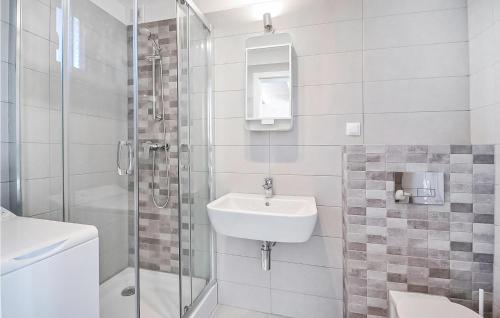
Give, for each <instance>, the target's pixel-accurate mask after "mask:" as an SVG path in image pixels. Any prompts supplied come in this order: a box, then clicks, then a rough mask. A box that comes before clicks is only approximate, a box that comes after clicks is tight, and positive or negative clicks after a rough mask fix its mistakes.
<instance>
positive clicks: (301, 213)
mask: <svg viewBox="0 0 500 318" xmlns="http://www.w3.org/2000/svg"><path fill="white" fill-rule="evenodd" d="M266 203H269V204H268V205H266ZM207 208H208V216H209V218H210V222H211V223H212V226H213V227H214V229H215V231H216V232H218V233H220V234H223V235H227V236H233V237H239V238H244V239H250V240H259V241H270V242H283V243H300V242H305V241H307V240H308V239H309V238H310V237H311V234H312V232H313V230H314V226H315V225H316V219H317V217H318V210H317V208H316V200H315V199H314V198H313V197H299V196H281V195H276V196H273V197H272V198H270V199H266V198H265V197H264V195H258V194H244V193H228V194H226V195H224V196H222V197H220V198H219V199H217V200H215V201H212V202H210V203H209V204H208V205H207Z"/></svg>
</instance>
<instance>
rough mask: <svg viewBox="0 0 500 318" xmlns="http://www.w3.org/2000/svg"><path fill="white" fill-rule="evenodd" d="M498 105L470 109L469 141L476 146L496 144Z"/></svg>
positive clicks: (498, 141) (499, 141) (497, 140)
mask: <svg viewBox="0 0 500 318" xmlns="http://www.w3.org/2000/svg"><path fill="white" fill-rule="evenodd" d="M498 118H500V104H495V105H492V106H487V107H482V108H480V109H472V110H471V112H470V125H471V141H472V143H477V144H498V143H500V136H498V129H497V127H498Z"/></svg>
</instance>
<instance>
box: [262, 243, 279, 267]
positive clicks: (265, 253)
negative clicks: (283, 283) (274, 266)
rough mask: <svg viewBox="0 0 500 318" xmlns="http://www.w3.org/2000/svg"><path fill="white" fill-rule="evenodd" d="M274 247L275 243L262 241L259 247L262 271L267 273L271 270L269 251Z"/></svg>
mask: <svg viewBox="0 0 500 318" xmlns="http://www.w3.org/2000/svg"><path fill="white" fill-rule="evenodd" d="M275 245H276V242H269V241H263V242H262V245H261V247H260V253H261V255H262V269H263V270H265V271H266V272H267V271H270V270H271V249H272V247H273V246H275Z"/></svg>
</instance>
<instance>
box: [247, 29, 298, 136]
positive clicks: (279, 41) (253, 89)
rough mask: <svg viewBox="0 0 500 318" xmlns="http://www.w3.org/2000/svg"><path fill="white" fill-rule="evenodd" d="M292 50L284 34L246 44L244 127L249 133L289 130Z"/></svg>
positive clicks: (253, 39)
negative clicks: (250, 131)
mask: <svg viewBox="0 0 500 318" xmlns="http://www.w3.org/2000/svg"><path fill="white" fill-rule="evenodd" d="M292 54H293V47H292V42H291V38H290V35H289V34H287V33H279V34H267V35H263V36H257V37H252V38H249V39H248V40H247V42H246V65H245V66H246V95H245V96H246V126H247V129H249V130H290V129H291V128H292V125H293V113H292V87H293V85H292V83H293V79H292V65H293V63H292V56H293V55H292Z"/></svg>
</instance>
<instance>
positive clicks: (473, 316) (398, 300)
mask: <svg viewBox="0 0 500 318" xmlns="http://www.w3.org/2000/svg"><path fill="white" fill-rule="evenodd" d="M389 301H390V303H391V304H390V305H391V318H422V317H425V318H442V317H453V318H481V316H479V315H478V314H477V313H476V312H474V311H473V310H471V309H469V308H467V307H465V306H462V305H459V304H456V303H454V302H451V301H450V300H449V299H448V298H446V297H443V296H435V295H427V294H419V293H408V292H399V291H392V290H391V291H389Z"/></svg>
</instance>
